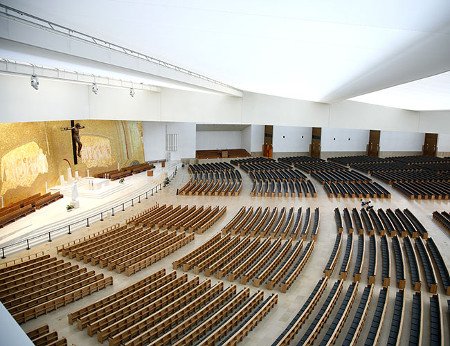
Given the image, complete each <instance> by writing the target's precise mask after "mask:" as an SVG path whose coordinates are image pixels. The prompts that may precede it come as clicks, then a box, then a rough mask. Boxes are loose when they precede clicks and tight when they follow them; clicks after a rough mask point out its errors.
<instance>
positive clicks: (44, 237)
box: [0, 4, 178, 259]
mask: <svg viewBox="0 0 450 346" xmlns="http://www.w3.org/2000/svg"><path fill="white" fill-rule="evenodd" d="M0 5H1V4H0ZM177 169H178V168H177V167H175V171H174V172H173V173H172V174H171V175H170V176H169V177H168V178H169V181H170V180H173V179H174V178H175V176H176V174H177ZM165 186H166V185H165V184H164V185H163V183H159V184H158V185H156V186H154V187H152V188H151V189H150V190H147V191H145V192H143V193H141V194H139V195H138V196H136V197H133V198H131V199H130V200H128V201H125V202H122V203H119V204H117V205H116V206H113V207H110V208H108V209H106V210H103V211H101V212H99V213H96V214H94V215H91V216H88V217H87V218H83V219H81V220H79V221H76V222H74V223H71V224H68V225H65V226H63V227H60V228H57V229H55V230H53V231H49V232H44V233H40V234H37V235H35V236H33V237H31V238H26V239H22V240H19V241H17V242H15V243H12V244H8V245H5V246H3V247H2V248H1V250H2V256H1V258H2V259H5V258H6V251H5V250H6V249H11V248H13V249H14V250H12V251H11V253H14V252H16V251H19V250H23V249H26V250H30V249H31V245H37V244H41V243H43V242H44V241H48V242H51V241H52V234H53V235H54V234H57V233H61V232H62V231H64V230H66V231H68V233H67V234H72V230H73V229H74V226H75V225H78V224H85V225H86V227H90V225H91V223H92V222H93V221H94V222H95V221H99V220H100V221H104V218H103V216H104V214H107V213H109V212H111V216H114V215H115V212H116V211H125V207H126V205H127V204H128V207H129V206H131V207H134V202H135V200H137V201H138V203H141V197H143V196H145V199H148V196H149V194H151V195H150V196H153V195H154V193H158V191H161V190H162V188H163V187H165ZM117 208H120V209H119V210H117ZM30 244H31V245H30ZM20 245H23V247H21V246H20ZM25 245H26V247H25Z"/></svg>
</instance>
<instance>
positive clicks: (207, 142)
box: [196, 131, 242, 150]
mask: <svg viewBox="0 0 450 346" xmlns="http://www.w3.org/2000/svg"><path fill="white" fill-rule="evenodd" d="M241 140H242V137H241V131H197V139H196V141H197V145H196V148H197V150H210V149H211V150H214V149H241V148H242V142H241Z"/></svg>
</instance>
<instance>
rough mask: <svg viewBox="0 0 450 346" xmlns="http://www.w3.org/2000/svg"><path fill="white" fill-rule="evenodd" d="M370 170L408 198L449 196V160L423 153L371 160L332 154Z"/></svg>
mask: <svg viewBox="0 0 450 346" xmlns="http://www.w3.org/2000/svg"><path fill="white" fill-rule="evenodd" d="M330 160H332V161H334V162H339V163H341V164H345V165H349V166H351V167H352V168H355V169H357V170H360V171H363V172H367V173H370V174H372V175H373V176H374V177H376V178H378V179H381V180H383V181H385V182H387V183H388V184H390V185H392V186H393V187H394V188H396V189H397V190H399V191H400V192H401V193H403V194H404V195H406V196H407V197H408V198H410V199H448V198H449V196H450V160H448V159H442V158H434V157H425V156H402V157H389V158H386V159H379V158H377V159H376V160H370V159H367V158H365V157H354V158H352V157H343V158H332V159H330Z"/></svg>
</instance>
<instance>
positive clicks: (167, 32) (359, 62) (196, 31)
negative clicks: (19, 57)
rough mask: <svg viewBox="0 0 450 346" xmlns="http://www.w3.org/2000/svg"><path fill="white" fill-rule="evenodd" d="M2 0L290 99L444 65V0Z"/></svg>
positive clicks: (377, 85) (354, 88)
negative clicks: (281, 0) (280, 0)
mask: <svg viewBox="0 0 450 346" xmlns="http://www.w3.org/2000/svg"><path fill="white" fill-rule="evenodd" d="M5 3H6V4H8V5H9V6H11V7H14V8H18V9H21V10H23V11H25V12H28V13H31V14H34V15H36V16H39V17H42V18H45V19H47V20H50V21H54V22H56V23H58V24H61V25H65V26H68V27H71V28H74V29H76V30H79V31H81V32H84V33H87V34H90V35H93V36H97V37H100V38H102V39H105V40H109V41H111V42H114V43H117V44H119V45H123V46H126V47H129V48H131V49H135V50H137V51H139V52H142V53H146V54H149V55H151V56H154V57H155V58H159V59H162V60H166V61H168V62H171V63H174V64H177V65H180V66H183V67H185V68H188V69H190V70H193V71H195V72H198V73H201V74H204V75H207V76H209V77H211V78H214V79H217V80H220V81H222V82H224V83H227V84H230V85H232V86H234V87H237V88H239V89H243V90H249V91H253V92H259V93H264V94H270V95H277V96H283V97H290V98H296V99H304V100H310V101H324V102H333V101H337V100H342V99H347V98H351V97H355V96H358V95H362V94H366V93H369V92H373V91H376V90H381V89H384V88H386V87H391V86H394V85H399V84H402V83H405V82H410V81H412V80H416V79H419V78H424V77H428V76H432V75H435V74H438V73H442V72H445V71H449V70H450V1H448V0H426V1H425V0H409V1H406V0H376V1H375V0H346V1H332V0H314V1H311V0H303V1H299V0H297V1H283V2H279V1H266V0H264V1H263V0H253V1H242V0H240V1H238V0H228V1H211V0H209V1H206V0H201V1H200V0H198V1H181V0H179V1H174V0H160V1H150V0H109V1H107V0H96V1H92V0H77V1H73V0H40V1H30V0H8V1H5ZM446 43H447V44H446ZM447 96H450V94H449V93H447ZM405 108H412V109H413V108H414V107H409V106H408V105H407V104H406V107H405Z"/></svg>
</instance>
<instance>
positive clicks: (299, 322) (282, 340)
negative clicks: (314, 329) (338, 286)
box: [272, 277, 328, 346]
mask: <svg viewBox="0 0 450 346" xmlns="http://www.w3.org/2000/svg"><path fill="white" fill-rule="evenodd" d="M327 284H328V278H327V277H322V278H320V279H319V281H318V282H317V284H316V286H315V287H314V289H313V290H312V292H311V294H310V295H309V297H308V299H307V300H306V301H305V303H304V304H303V305H302V307H301V308H300V310H299V311H298V312H297V314H296V315H295V316H294V318H293V319H292V320H291V322H290V323H289V324H288V326H287V327H286V328H285V329H284V331H283V332H282V333H281V334H280V336H278V338H277V339H276V340H275V341H274V342H273V343H272V346H281V345H283V346H285V345H289V343H290V342H291V340H292V339H293V338H294V337H295V335H296V334H297V333H298V332H299V330H300V328H301V327H302V326H303V324H304V323H305V322H306V320H307V319H308V317H309V315H310V314H311V313H312V311H313V310H314V307H315V306H316V305H317V303H318V302H319V300H320V297H321V296H322V294H323V292H324V291H325V288H326V287H327Z"/></svg>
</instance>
